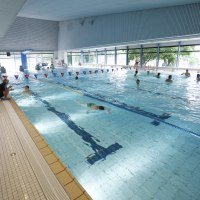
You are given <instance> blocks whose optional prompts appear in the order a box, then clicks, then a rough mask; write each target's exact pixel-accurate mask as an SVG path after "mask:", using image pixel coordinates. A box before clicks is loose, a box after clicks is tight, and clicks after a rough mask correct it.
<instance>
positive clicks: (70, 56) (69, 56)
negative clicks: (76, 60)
mask: <svg viewBox="0 0 200 200" xmlns="http://www.w3.org/2000/svg"><path fill="white" fill-rule="evenodd" d="M67 64H68V65H72V53H71V52H67Z"/></svg>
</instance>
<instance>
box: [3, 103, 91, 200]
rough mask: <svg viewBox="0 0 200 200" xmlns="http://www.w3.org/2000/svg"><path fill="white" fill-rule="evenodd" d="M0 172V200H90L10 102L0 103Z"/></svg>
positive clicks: (16, 107)
mask: <svg viewBox="0 0 200 200" xmlns="http://www.w3.org/2000/svg"><path fill="white" fill-rule="evenodd" d="M31 134H32V135H31ZM0 169H1V170H0V199H1V200H11V199H13V200H22V199H30V200H71V199H73V200H75V199H76V200H88V199H91V198H90V197H89V195H88V194H87V192H86V191H85V190H84V189H83V188H82V187H81V186H80V184H79V183H78V182H77V181H76V179H75V178H74V177H73V176H72V175H71V174H70V172H68V171H67V169H66V167H64V166H63V165H62V163H61V161H59V159H58V158H57V157H56V155H55V154H54V153H53V151H52V150H51V149H50V147H48V144H46V143H45V141H44V139H43V138H42V136H41V135H40V134H39V133H38V132H37V130H36V129H35V128H34V126H33V125H32V124H31V123H30V122H29V120H28V119H27V118H26V117H25V115H24V113H23V112H22V111H21V110H20V109H19V108H18V106H17V105H16V103H15V102H14V101H13V100H10V101H0Z"/></svg>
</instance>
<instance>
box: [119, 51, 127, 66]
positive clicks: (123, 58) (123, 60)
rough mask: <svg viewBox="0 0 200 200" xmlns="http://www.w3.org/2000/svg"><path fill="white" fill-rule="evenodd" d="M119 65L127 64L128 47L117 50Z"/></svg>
mask: <svg viewBox="0 0 200 200" xmlns="http://www.w3.org/2000/svg"><path fill="white" fill-rule="evenodd" d="M117 65H126V49H122V50H120V49H118V50H117Z"/></svg>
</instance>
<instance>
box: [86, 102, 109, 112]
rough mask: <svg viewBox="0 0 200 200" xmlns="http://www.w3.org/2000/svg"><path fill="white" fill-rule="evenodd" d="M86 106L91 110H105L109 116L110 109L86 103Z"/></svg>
mask: <svg viewBox="0 0 200 200" xmlns="http://www.w3.org/2000/svg"><path fill="white" fill-rule="evenodd" d="M86 105H87V107H88V108H90V109H91V110H106V111H107V112H108V113H109V114H111V109H110V108H106V107H105V106H99V105H96V104H94V103H87V104H86ZM89 111H90V110H88V111H87V113H89Z"/></svg>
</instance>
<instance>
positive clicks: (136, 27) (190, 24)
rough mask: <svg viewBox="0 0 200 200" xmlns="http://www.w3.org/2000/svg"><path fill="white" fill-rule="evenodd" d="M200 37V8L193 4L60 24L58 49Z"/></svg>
mask: <svg viewBox="0 0 200 200" xmlns="http://www.w3.org/2000/svg"><path fill="white" fill-rule="evenodd" d="M92 20H94V23H92ZM199 33H200V4H190V5H183V6H175V7H168V8H160V9H152V10H143V11H136V12H128V13H121V14H112V15H104V16H98V17H90V18H85V19H77V20H71V21H64V22H60V23H59V40H58V49H59V50H70V49H76V48H86V47H94V46H103V45H114V44H117V43H118V44H119V43H130V42H137V41H142V40H145V41H146V40H157V39H158V38H168V37H183V36H188V35H193V34H199Z"/></svg>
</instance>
